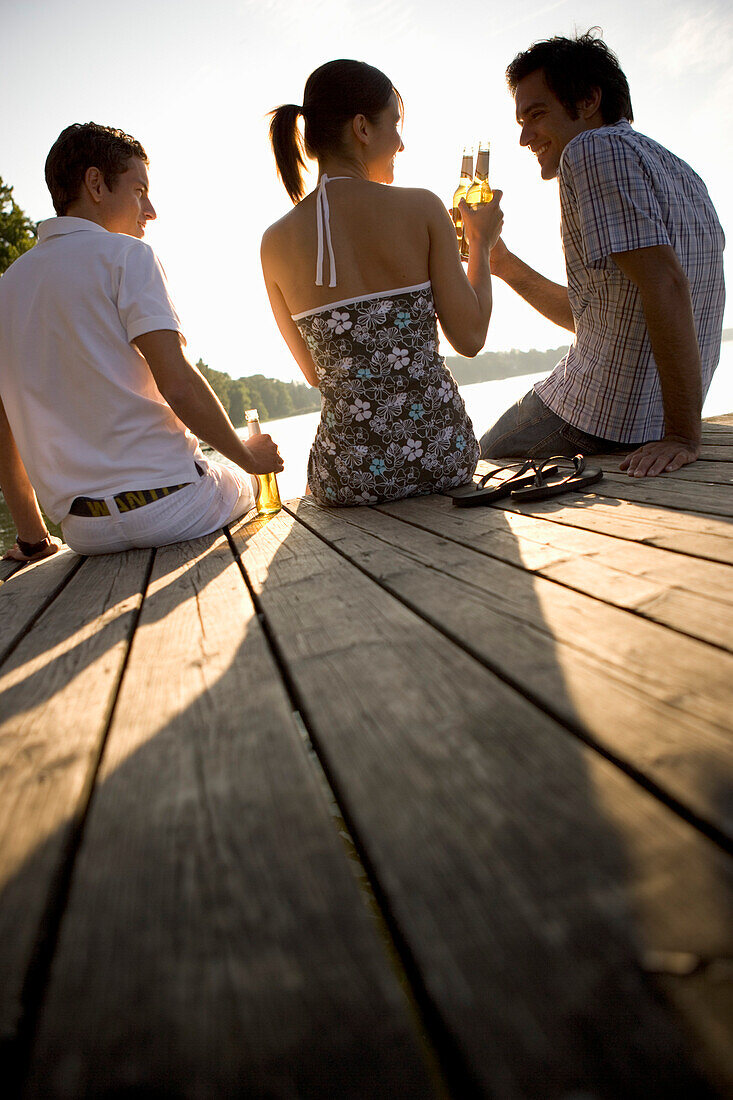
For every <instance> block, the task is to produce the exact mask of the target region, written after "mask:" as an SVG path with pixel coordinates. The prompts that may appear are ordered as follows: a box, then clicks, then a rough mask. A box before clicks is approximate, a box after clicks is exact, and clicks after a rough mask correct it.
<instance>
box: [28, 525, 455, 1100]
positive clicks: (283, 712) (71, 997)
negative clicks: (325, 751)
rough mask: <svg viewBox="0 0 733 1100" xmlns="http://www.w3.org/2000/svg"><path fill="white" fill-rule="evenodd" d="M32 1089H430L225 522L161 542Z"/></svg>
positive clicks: (245, 532)
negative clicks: (205, 533)
mask: <svg viewBox="0 0 733 1100" xmlns="http://www.w3.org/2000/svg"><path fill="white" fill-rule="evenodd" d="M241 537H242V538H244V539H246V538H251V539H252V541H253V542H258V541H259V540H260V539H261V538H263V537H266V532H262V531H258V530H257V526H256V525H255V527H254V529H253V528H252V527H249V528H248V527H245V528H243V529H242V535H241ZM69 1005H74V1006H75V1009H74V1012H73V1014H70V1013H69V1011H68V1006H69ZM30 1088H31V1092H32V1093H33V1094H37V1095H41V1094H42V1095H43V1096H44V1097H49V1096H52V1097H68V1098H72V1097H78V1096H88V1095H102V1094H103V1095H105V1096H107V1095H120V1094H121V1093H122V1092H123V1091H124V1092H125V1093H126V1094H127V1093H133V1092H134V1093H137V1092H138V1091H140V1092H141V1093H145V1094H150V1093H151V1091H153V1090H156V1089H157V1090H158V1091H159V1092H160V1094H161V1095H163V1094H165V1095H172V1096H180V1097H208V1096H226V1097H235V1096H253V1097H255V1096H257V1097H260V1096H262V1097H264V1096H267V1097H273V1098H274V1097H283V1098H285V1097H288V1098H290V1097H314V1098H315V1097H324V1096H334V1097H336V1096H349V1097H351V1096H354V1097H370V1098H371V1097H374V1098H376V1097H384V1096H409V1097H415V1098H418V1097H419V1098H421V1100H422V1098H423V1097H429V1096H431V1095H434V1093H433V1087H432V1085H431V1082H430V1079H429V1076H428V1074H427V1073H426V1070H425V1068H424V1064H423V1059H422V1055H421V1053H420V1050H419V1044H418V1041H417V1039H416V1030H415V1026H414V1025H413V1023H412V1021H411V1019H410V1014H409V1011H408V1005H407V1001H406V999H405V997H404V996H403V994H402V992H401V990H400V987H399V983H398V979H397V978H396V977H395V975H394V974H393V973H392V971H391V969H390V966H389V963H388V959H387V954H386V952H385V950H384V949H383V947H382V944H381V942H380V939H379V936H378V933H377V929H376V926H375V925H374V923H373V920H372V918H371V917H370V914H369V912H368V910H367V907H366V905H365V903H364V901H363V899H362V897H361V896H360V894H359V889H358V885H357V881H356V876H355V874H354V873H353V871H352V869H351V867H350V866H349V861H348V859H347V856H346V852H345V849H344V846H343V844H342V842H341V840H340V839H339V837H338V835H337V831H336V828H335V826H334V823H333V821H332V819H331V815H330V812H329V806H328V803H327V801H326V799H325V798H324V795H323V792H322V790H321V787H320V786H319V783H318V781H317V778H316V776H315V773H314V769H313V767H312V765H311V764H310V763H309V760H308V757H307V752H306V749H305V747H304V745H303V742H302V739H301V737H300V735H299V733H298V729H297V727H296V724H295V721H294V719H293V714H292V706H291V704H290V702H289V700H288V697H287V694H286V692H285V690H284V688H283V686H282V683H281V680H280V676H279V673H278V669H277V667H276V665H275V663H274V661H273V659H272V657H271V655H270V653H269V650H268V647H267V644H266V642H265V639H264V635H263V632H262V629H261V627H260V625H259V622H258V620H257V616H256V614H255V612H254V608H253V606H252V602H251V600H250V598H249V596H248V594H247V591H246V588H245V585H244V581H243V579H242V574H241V572H240V569H239V567H238V565H237V564H236V562H235V561H234V559H233V556H232V553H231V549H230V547H229V545H228V543H227V542H226V540H224V539H223V538H219V539H218V540H217V539H216V538H215V537H214V536H210V537H209V538H208V539H201V540H198V541H196V542H192V543H186V544H182V545H180V546H171V547H166V548H165V549H163V550H160V551H158V554H157V556H156V562H155V569H154V573H153V576H152V579H151V584H150V588H149V591H148V595H147V597H146V600H145V605H144V608H143V611H142V615H141V619H140V624H139V627H138V630H137V633H136V635H135V640H134V644H133V647H132V651H131V654H130V660H129V664H128V667H127V669H126V674H125V678H124V682H123V685H122V690H121V693H120V697H119V700H118V703H117V707H116V710H115V716H114V720H113V723H112V727H111V730H110V734H109V740H108V745H107V751H106V752H105V757H104V761H103V766H102V769H101V774H100V779H99V787H98V790H97V792H96V794H95V798H94V802H93V805H92V811H91V814H90V817H89V821H88V824H87V828H86V830H85V836H84V843H83V846H82V849H81V851H80V854H79V858H78V861H77V865H76V868H75V874H74V888H73V891H72V894H71V897H70V902H69V907H68V911H67V913H66V917H65V920H64V926H63V932H62V936H61V940H60V944H59V950H58V953H57V956H56V959H55V963H54V968H53V973H52V980H51V984H50V988H49V990H48V995H47V998H46V1003H45V1009H44V1013H43V1019H42V1023H41V1029H40V1034H39V1038H38V1042H37V1045H36V1050H35V1057H34V1062H33V1074H32V1077H31V1086H30Z"/></svg>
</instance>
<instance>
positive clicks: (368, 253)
mask: <svg viewBox="0 0 733 1100" xmlns="http://www.w3.org/2000/svg"><path fill="white" fill-rule="evenodd" d="M326 192H327V198H328V206H329V221H330V234H331V242H332V247H333V252H334V257H335V266H336V286H335V287H332V286H329V285H328V284H329V282H330V281H331V270H330V262H329V257H328V248H327V247H324V260H323V284H324V285H323V286H317V285H316V261H317V255H318V232H317V192H315V191H314V192H312V193H311V194H310V195H307V196H306V197H305V198H304V199H303V200H302V201H301V202H300V203H299V204H298V205H297V206H296V207H295V208H294V209H293V210H291V211H290V212H289V213H288V214H286V215H285V217H283V218H281V219H280V221H278V222H276V223H275V224H274V225H272V226H271V227H270V229H269V230H268V231H267V233H266V234H265V238H264V240H263V251H266V255H267V260H268V266H269V270H270V273H271V276H272V278H273V280H274V282H276V283H277V285H278V287H279V288H280V290H281V292H282V295H283V298H284V299H285V302H286V304H287V307H288V309H289V311H290V313H291V314H299V313H303V312H305V311H307V310H310V309H316V308H318V307H319V306H323V305H328V304H329V303H331V302H340V301H346V300H351V299H352V298H356V297H359V296H361V295H364V294H372V293H376V292H379V291H386V290H392V289H395V288H398V287H404V286H413V285H416V284H418V283H423V282H427V281H428V280H429V278H430V275H429V270H428V265H429V255H430V235H429V230H428V201H427V200H428V199H431V200H432V199H433V196H432V195H430V194H429V192H426V191H422V190H419V189H416V188H404V187H388V186H385V185H383V184H379V183H371V182H369V181H366V180H361V179H357V178H352V177H347V178H345V179H333V180H329V182H328V183H327V185H326Z"/></svg>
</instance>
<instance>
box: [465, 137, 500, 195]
mask: <svg viewBox="0 0 733 1100" xmlns="http://www.w3.org/2000/svg"><path fill="white" fill-rule="evenodd" d="M493 197H494V192H493V191H492V190H491V188H490V187H489V143H488V141H482V142H480V143H479V147H478V156H477V157H476V175H475V176H474V177H473V183H472V184H471V186H470V187H469V189H468V193H467V195H466V202H467V203H468V205H469V206H473V207H476V206H479V205H480V204H481V203H482V202H491V200H492V199H493Z"/></svg>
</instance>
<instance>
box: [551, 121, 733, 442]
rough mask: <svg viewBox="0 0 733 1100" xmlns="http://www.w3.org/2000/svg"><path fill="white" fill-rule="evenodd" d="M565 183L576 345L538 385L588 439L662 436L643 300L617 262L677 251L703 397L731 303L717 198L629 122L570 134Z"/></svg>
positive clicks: (561, 181) (562, 185) (567, 254)
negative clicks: (617, 257)
mask: <svg viewBox="0 0 733 1100" xmlns="http://www.w3.org/2000/svg"><path fill="white" fill-rule="evenodd" d="M558 180H559V185H560V209H561V215H562V223H561V231H562V241H563V248H564V251H565V263H566V267H567V274H568V294H569V298H570V307H571V309H572V312H573V317H574V318H575V340H574V341H573V343H572V345H571V347H570V349H569V350H568V353H567V355H566V356H565V357H564V358H563V359H562V360H561V361H560V362H559V363H558V365H557V367H556V368H555V370H554V371H553V372H552V374H551V375H550V377H549V378H547V379H545V381H544V382H541V383H539V384H538V385H536V386H535V390H536V392H537V394H538V396H539V397H540V398H541V399H542V401H543V402H544V403H545V404H546V405H548V406H549V407H550V408H551V409H552V411H553V412H554V413H556V414H557V415H558V416H561V417H562V418H563V420H566V421H568V423H570V424H572V425H573V426H575V427H577V428H580V429H581V430H582V431H585V432H589V433H590V434H592V435H597V436H601V437H602V438H604V439H612V440H616V441H618V442H621V443H641V442H644V441H645V440H650V439H660V438H661V437H662V436H663V435H664V411H663V407H662V394H661V389H660V385H659V376H658V373H657V368H656V364H655V362H654V356H653V355H652V349H651V344H650V341H649V334H648V332H647V328H646V322H645V320H644V312H643V309H642V304H641V296H640V294H639V290H638V289H637V287H636V286H635V285H634V284H633V283H632V282H630V281H629V279H627V278H626V276H625V275H624V274H623V272H622V271H621V269H620V268H619V267H617V266H616V264H615V263H614V261H613V259H612V257H613V253H614V252H627V251H631V250H632V249H637V248H649V247H651V246H653V245H671V246H672V247H673V248H674V250H675V252H676V254H677V257H678V259H679V261H680V263H681V265H682V268H683V269H684V271H685V273H686V275H687V278H688V280H689V283H690V295H691V299H692V311H693V314H694V318H695V326H696V330H697V338H698V343H699V346H700V358H701V360H702V391H703V396H704V395H705V394H706V393H707V390H708V387H709V385H710V380H711V378H712V376H713V372H714V370H715V368H716V366H717V364H718V359H719V356H720V339H721V329H722V324H723V306H724V303H725V287H724V283H723V247H724V244H725V241H724V237H723V230H722V228H721V226H720V222H719V221H718V217H717V214H716V213H715V209H714V207H713V204H712V202H711V201H710V196H709V195H708V192H707V189H706V187H705V184H704V183H703V182H702V180H701V179H700V177H699V176H698V175H696V173H695V172H693V170H692V169H691V168H690V166H689V165H688V164H685V162H684V161H682V160H680V159H679V157H676V156H674V154H673V153H670V152H669V150H668V149H665V148H664V147H663V146H662V145H659V144H658V142H656V141H652V140H651V139H650V138H648V137H644V135H643V134H638V133H637V132H636V131H635V130H634V129H632V127H631V126H630V125H629V123H628V122H626V121H625V120H623V121H621V122H618V123H615V124H614V125H612V126H601V127H599V128H598V129H595V130H586V131H584V132H583V133H581V134H578V135H577V137H575V138H573V140H572V141H570V142H569V143H568V144H567V146H566V147H565V149H564V151H563V154H562V157H561V159H560V168H559V171H558Z"/></svg>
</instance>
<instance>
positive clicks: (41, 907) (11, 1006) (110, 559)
mask: <svg viewBox="0 0 733 1100" xmlns="http://www.w3.org/2000/svg"><path fill="white" fill-rule="evenodd" d="M149 559H150V552H149V551H135V552H132V553H129V554H125V555H105V556H104V557H98V558H88V559H87V560H86V561H85V562H84V565H83V567H82V568H81V569H80V570H79V571H78V572H77V573H76V574H75V575H74V576H73V577H72V579H71V580H70V581H69V583H68V584H67V585H66V586H65V587H64V588H63V591H62V592H61V593H60V594H59V596H58V597H57V598H56V599H55V600H54V601H53V603H52V604H51V605H50V607H49V608H48V610H47V611H46V612H45V613H44V614H43V615H42V616H41V618H40V619H39V620H38V622H37V623H36V624H35V626H34V627H33V630H32V631H31V633H30V634H29V635H27V636H26V637H25V638H23V640H22V641H21V642H20V644H19V645H18V646H17V648H16V649H15V650H14V651H13V653H12V654H11V656H10V657H9V659H8V660H7V661H6V662H5V664H4V666H3V668H2V670H1V671H2V675H1V676H0V693H1V695H2V719H1V720H0V1036H2V1040H3V1042H5V1043H6V1044H11V1045H12V1043H13V1042H14V1040H15V1037H16V1035H17V1031H18V1026H19V1022H20V1019H21V1016H22V991H23V986H24V982H25V979H26V974H27V972H28V968H29V965H30V963H31V959H32V957H33V952H34V949H35V945H36V941H37V939H38V937H39V934H40V933H41V931H42V930H41V928H40V924H41V920H42V918H43V916H44V913H45V911H46V908H47V906H48V905H49V903H50V900H51V892H52V891H53V890H55V889H56V888H57V884H56V875H57V873H58V870H59V867H60V865H61V863H62V861H63V860H64V858H65V856H66V848H67V845H68V843H69V840H70V837H71V836H72V834H73V830H74V828H75V827H76V824H77V822H78V820H79V817H80V815H81V814H82V813H83V811H84V808H85V805H86V801H87V798H88V793H89V785H90V784H91V782H92V780H93V776H94V771H95V769H96V765H97V760H98V753H99V749H100V744H101V740H102V737H103V734H104V732H105V729H106V726H107V721H108V718H109V713H110V708H111V706H112V703H113V701H114V698H115V694H116V689H117V683H118V679H119V675H120V671H121V668H122V664H123V662H124V659H125V656H126V654H127V646H128V641H129V637H130V635H131V630H132V627H133V624H134V619H135V615H136V612H137V609H138V607H139V603H140V599H141V591H142V588H143V584H144V579H145V575H146V571H147V568H148V564H149ZM54 562H55V559H51V561H49V564H48V566H47V567H46V568H44V569H43V570H40V569H38V568H36V569H35V570H33V571H30V572H29V573H28V574H26V575H25V576H22V577H19V578H17V579H16V580H14V581H12V582H11V583H10V584H9V585H8V586H7V588H8V590H10V589H12V587H13V586H14V585H25V583H26V582H27V583H28V584H29V585H30V584H31V583H32V582H33V580H34V579H35V581H36V582H37V583H38V585H39V593H40V596H41V598H43V597H44V596H45V584H46V578H47V577H54V578H55V576H56V574H57V573H58V572H59V571H63V569H64V567H65V563H64V562H63V561H62V560H59V561H58V563H56V564H54ZM0 595H1V596H3V597H4V596H5V586H3V589H2V590H0ZM24 598H25V597H24Z"/></svg>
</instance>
